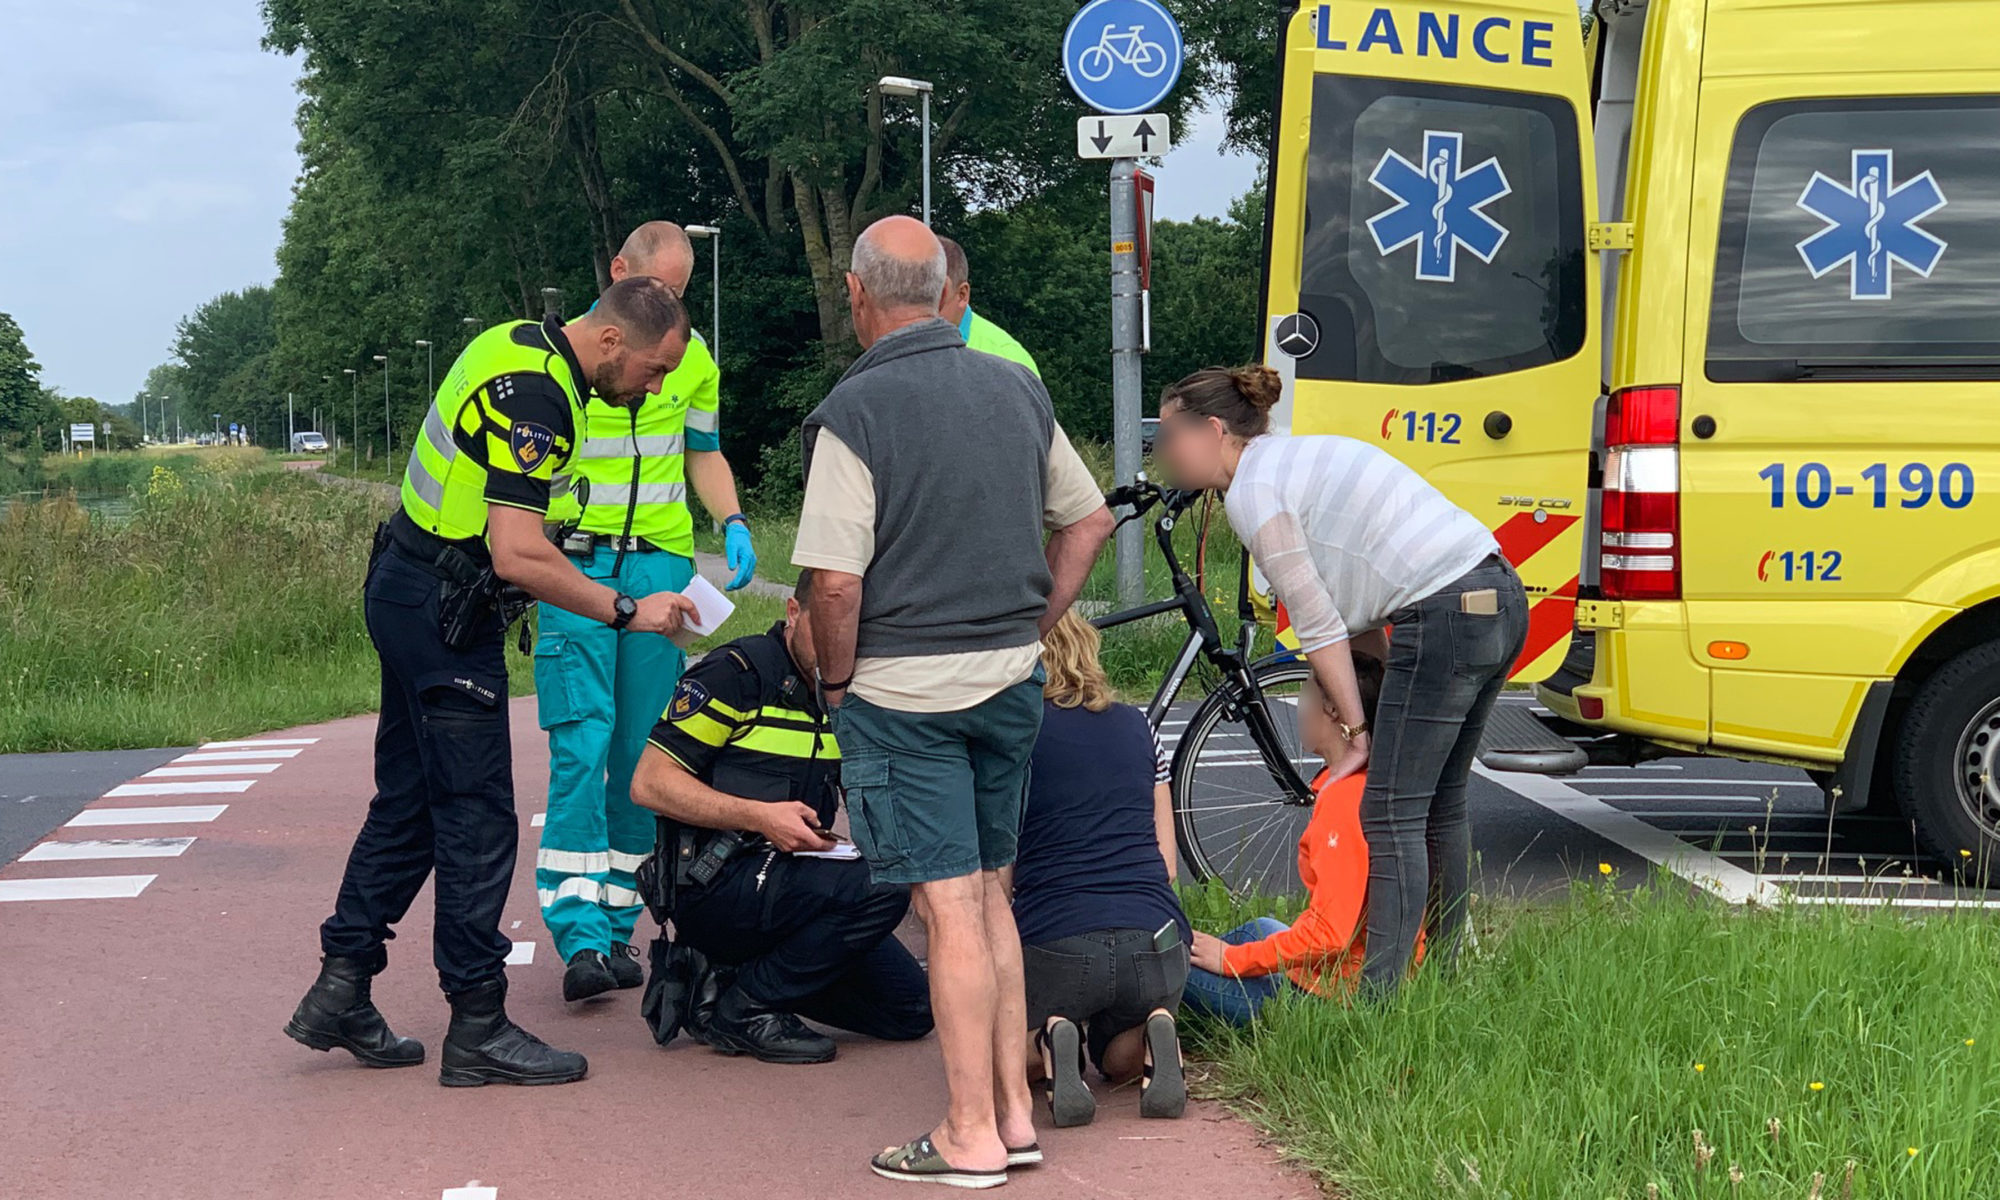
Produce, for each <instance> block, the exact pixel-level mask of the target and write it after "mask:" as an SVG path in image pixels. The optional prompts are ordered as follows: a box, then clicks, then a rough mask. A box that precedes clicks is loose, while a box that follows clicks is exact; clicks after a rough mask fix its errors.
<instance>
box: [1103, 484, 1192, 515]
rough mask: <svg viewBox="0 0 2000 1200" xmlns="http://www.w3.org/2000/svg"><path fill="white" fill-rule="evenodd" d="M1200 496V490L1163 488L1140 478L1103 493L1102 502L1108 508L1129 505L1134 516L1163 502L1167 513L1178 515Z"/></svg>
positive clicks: (1142, 513)
mask: <svg viewBox="0 0 2000 1200" xmlns="http://www.w3.org/2000/svg"><path fill="white" fill-rule="evenodd" d="M1200 497H1201V492H1200V491H1198V490H1197V491H1181V490H1179V489H1176V488H1163V487H1161V486H1160V485H1159V484H1157V483H1154V482H1153V481H1152V480H1150V479H1140V480H1136V481H1135V482H1132V483H1128V484H1124V485H1122V486H1119V487H1115V488H1112V489H1111V490H1110V491H1108V492H1106V493H1104V503H1105V506H1106V507H1108V508H1126V507H1129V508H1131V509H1132V516H1134V517H1138V516H1143V515H1144V514H1145V513H1147V512H1149V511H1150V510H1152V509H1153V508H1155V507H1157V506H1158V505H1161V504H1164V505H1166V506H1167V512H1168V513H1169V514H1171V515H1174V516H1179V515H1180V514H1181V513H1184V512H1186V511H1187V510H1188V509H1189V508H1190V507H1191V506H1192V505H1193V504H1194V502H1195V501H1196V500H1198V499H1200Z"/></svg>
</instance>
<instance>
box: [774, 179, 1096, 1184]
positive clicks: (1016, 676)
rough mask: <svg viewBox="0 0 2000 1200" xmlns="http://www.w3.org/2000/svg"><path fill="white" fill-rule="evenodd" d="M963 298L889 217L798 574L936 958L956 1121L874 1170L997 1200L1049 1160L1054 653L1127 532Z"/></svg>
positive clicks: (813, 474)
mask: <svg viewBox="0 0 2000 1200" xmlns="http://www.w3.org/2000/svg"><path fill="white" fill-rule="evenodd" d="M945 286H946V280H945V253H944V248H943V246H942V245H940V244H939V242H938V239H937V238H936V236H934V235H933V234H932V233H931V231H930V230H929V229H927V228H925V227H924V226H923V225H922V224H921V223H919V222H917V221H914V220H911V219H910V218H908V217H889V218H886V219H884V220H882V221H878V222H876V223H875V224H874V225H872V226H870V227H869V228H868V230H867V231H866V232H864V233H863V234H862V235H861V237H860V239H859V240H858V241H857V242H856V243H855V247H854V268H853V270H852V271H850V272H849V273H848V276H847V291H848V300H849V302H850V304H851V305H852V307H853V311H854V330H855V335H856V337H857V338H858V339H859V340H860V342H861V345H862V347H863V350H864V352H863V354H862V355H861V357H860V358H859V359H856V360H855V363H854V365H853V366H852V367H851V368H849V369H848V371H847V374H846V375H844V376H842V377H841V380H840V382H839V384H838V385H836V386H835V387H834V389H833V391H832V392H830V393H829V394H828V395H827V397H826V399H825V401H823V402H822V403H821V404H820V406H819V407H818V408H817V409H815V410H814V411H813V413H812V415H811V416H810V417H808V418H806V424H805V431H804V436H805V448H806V498H805V507H804V511H803V513H802V514H801V516H800V519H799V540H798V545H797V547H796V548H795V549H794V551H793V553H792V561H793V562H794V563H796V564H798V565H800V566H804V567H812V568H814V569H815V570H816V571H817V575H816V578H815V584H814V594H813V605H814V612H815V614H816V617H815V626H814V631H813V633H814V637H813V641H814V643H815V646H816V647H817V650H818V657H819V685H820V688H821V690H822V691H823V693H824V695H825V697H826V702H827V704H828V705H829V706H831V707H832V711H833V720H834V731H835V733H836V735H837V737H838V738H839V741H840V747H841V757H842V779H843V782H844V785H845V787H846V792H847V805H848V817H849V820H850V821H851V823H852V826H853V830H854V838H855V841H856V843H857V844H858V845H859V847H860V849H861V851H862V853H863V854H865V855H866V856H867V858H868V861H869V865H870V867H871V868H872V870H873V872H874V875H875V878H877V879H879V880H885V881H889V882H896V883H907V884H909V885H911V896H912V906H913V907H914V909H915V910H916V912H917V914H918V916H919V917H920V918H921V919H922V920H923V922H924V926H925V930H926V932H927V934H928V935H929V939H930V985H931V1005H932V1009H933V1011H934V1013H935V1015H936V1019H937V1031H938V1041H939V1044H940V1047H941V1049H942V1050H943V1053H944V1064H945V1081H946V1084H947V1086H948V1089H949V1092H950V1102H949V1111H948V1112H947V1113H946V1115H945V1119H944V1121H943V1122H942V1123H941V1124H939V1125H938V1126H937V1128H936V1129H934V1130H932V1131H931V1132H930V1133H929V1134H928V1135H926V1136H924V1137H920V1138H918V1139H916V1140H915V1141H913V1142H910V1143H909V1144H907V1145H904V1146H900V1147H896V1148H893V1149H890V1150H885V1151H884V1152H882V1153H881V1154H878V1155H876V1156H875V1158H874V1160H873V1161H872V1163H871V1165H872V1166H873V1168H874V1170H875V1171H876V1172H877V1173H878V1174H881V1175H885V1176H889V1177H891V1178H903V1179H919V1180H928V1181H933V1182H938V1183H950V1184H954V1185H956V1186H960V1187H991V1186H994V1185H996V1184H999V1183H1004V1182H1005V1181H1006V1177H1007V1176H1006V1169H1007V1168H1008V1167H1009V1166H1016V1165H1024V1164H1027V1163H1033V1162H1039V1161H1041V1150H1040V1149H1039V1148H1038V1147H1037V1145H1036V1143H1035V1127H1034V1119H1033V1112H1032V1108H1031V1102H1030V1100H1029V1097H1028V1089H1027V1083H1026V1080H1025V1079H1024V1077H1023V1075H1022V1072H1021V1063H1022V1062H1023V1061H1024V1059H1025V1058H1026V1055H1027V1024H1028V1022H1027V1004H1026V1000H1025V998H1024V996H1023V994H1022V982H1021V944H1020V938H1019V936H1018V935H1017V934H1016V932H1015V929H1014V917H1013V912H1012V910H1011V907H1010V905H1009V895H1008V894H1009V891H1010V883H1011V880H1010V875H1011V872H1012V867H1013V864H1014V847H1015V843H1016V840H1017V838H1018V835H1019V826H1020V814H1021V806H1022V798H1023V795H1024V793H1025V790H1026V788H1027V782H1028V757H1029V754H1030V752H1031V751H1032V750H1033V748H1034V742H1035V734H1036V731H1037V730H1038V729H1039V728H1040V726H1041V719H1042V690H1041V680H1042V675H1041V669H1040V662H1039V659H1040V654H1041V635H1042V633H1043V632H1045V631H1046V630H1047V629H1048V628H1049V627H1050V626H1051V625H1053V624H1054V623H1055V621H1056V618H1057V617H1060V616H1061V615H1062V614H1063V612H1064V610H1066V609H1067V608H1068V607H1069V606H1070V603H1071V602H1072V601H1074V600H1075V599H1076V595H1077V593H1078V591H1080V590H1081V589H1082V587H1083V581H1084V578H1085V576H1087V575H1088V574H1089V573H1090V565H1091V563H1092V562H1093V561H1094V560H1095V559H1096V557H1097V552H1098V550H1099V549H1101V548H1102V547H1103V545H1104V540H1105V538H1106V537H1108V536H1109V535H1110V532H1111V514H1110V513H1109V512H1107V511H1106V510H1105V508H1104V502H1103V497H1102V496H1101V495H1100V494H1099V492H1098V490H1097V486H1096V483H1095V482H1094V481H1093V480H1092V479H1091V476H1090V472H1089V471H1088V470H1086V469H1085V468H1084V465H1083V462H1082V460H1081V459H1079V458H1078V457H1077V454H1076V451H1075V450H1074V449H1072V448H1071V446H1070V444H1069V439H1068V438H1067V437H1065V436H1064V434H1063V431H1062V428H1061V426H1059V425H1057V424H1056V420H1055V411H1054V408H1053V406H1052V405H1051V404H1050V401H1049V394H1048V391H1047V390H1046V389H1044V388H1043V387H1042V384H1041V381H1040V380H1039V379H1037V378H1036V377H1035V374H1034V372H1032V371H1030V370H1029V369H1028V368H1026V367H1024V366H1021V365H1020V364H1018V363H1013V362H1009V361H1007V360H1006V359H1002V358H998V357H995V356H993V355H990V354H981V353H979V352H977V351H974V350H969V349H967V348H966V345H965V342H964V340H963V339H962V338H960V337H959V334H958V330H957V329H955V328H953V327H952V326H951V325H950V324H948V323H946V322H945V321H942V320H940V319H939V318H938V310H939V307H940V305H941V303H942V301H943V298H944V293H945ZM1045 530H1046V531H1049V533H1048V538H1047V541H1046V543H1044V540H1043V533H1044V531H1045Z"/></svg>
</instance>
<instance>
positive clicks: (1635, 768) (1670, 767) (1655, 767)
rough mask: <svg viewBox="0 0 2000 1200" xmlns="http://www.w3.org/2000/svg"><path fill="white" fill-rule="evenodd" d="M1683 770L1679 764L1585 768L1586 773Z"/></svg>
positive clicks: (1636, 764)
mask: <svg viewBox="0 0 2000 1200" xmlns="http://www.w3.org/2000/svg"><path fill="white" fill-rule="evenodd" d="M1681 769H1682V768H1681V765H1680V764H1679V763H1635V764H1634V765H1632V766H1629V767H1606V766H1598V767H1585V768H1584V770H1586V771H1678V770H1681Z"/></svg>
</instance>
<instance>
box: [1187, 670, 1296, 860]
mask: <svg viewBox="0 0 2000 1200" xmlns="http://www.w3.org/2000/svg"><path fill="white" fill-rule="evenodd" d="M1311 676H1312V670H1311V668H1309V667H1308V666H1307V665H1306V664H1305V663H1303V662H1296V661H1295V662H1281V663H1270V664H1267V665H1265V666H1263V667H1260V668H1258V670H1257V683H1258V686H1259V687H1260V688H1262V689H1263V692H1264V698H1265V700H1266V702H1267V703H1268V704H1269V705H1270V708H1271V716H1272V719H1273V724H1274V725H1276V726H1277V733H1278V740H1279V742H1280V744H1281V745H1282V746H1283V748H1284V750H1285V752H1286V753H1287V754H1288V755H1289V756H1290V757H1291V760H1292V763H1293V765H1294V766H1296V767H1297V768H1298V771H1299V774H1300V776H1302V777H1303V778H1306V779H1310V778H1312V776H1313V773H1314V772H1316V771H1318V770H1319V765H1320V764H1319V760H1318V758H1317V756H1315V755H1313V754H1311V753H1310V752H1308V751H1306V750H1304V749H1302V748H1301V747H1300V745H1299V725H1298V704H1299V686H1300V685H1301V684H1303V683H1304V682H1305V681H1306V680H1307V679H1309V678H1311ZM1234 702H1235V689H1233V688H1228V687H1224V688H1220V689H1217V690H1216V691H1214V692H1211V693H1210V694H1209V696H1208V698H1207V699H1205V700H1203V701H1202V702H1201V705H1200V707H1198V708H1196V709H1195V710H1194V715H1193V716H1192V717H1190V718H1189V719H1188V723H1187V728H1186V729H1185V730H1183V731H1182V733H1181V737H1180V742H1179V744H1178V745H1176V746H1175V747H1174V761H1173V796H1174V834H1175V837H1176V838H1177V840H1178V841H1179V843H1180V851H1181V857H1182V858H1183V859H1184V860H1186V862H1187V865H1188V870H1189V872H1190V873H1191V874H1192V876H1193V878H1194V879H1195V880H1196V881H1197V882H1200V881H1204V880H1209V879H1219V880H1221V881H1222V884H1223V886H1224V887H1227V888H1228V889H1229V891H1230V893H1231V894H1233V895H1236V896H1250V895H1262V896H1284V895H1291V894H1293V893H1296V892H1299V891H1302V890H1303V885H1301V884H1300V882H1299V862H1298V847H1299V836H1300V835H1301V834H1302V833H1304V832H1305V827H1306V822H1307V821H1308V820H1310V819H1311V817H1312V805H1311V804H1310V803H1309V802H1302V800H1301V798H1299V797H1294V796H1292V795H1290V794H1288V792H1287V791H1286V790H1284V789H1282V788H1281V787H1280V786H1279V784H1278V782H1277V780H1276V779H1275V778H1273V776H1272V774H1271V771H1270V769H1269V768H1268V767H1266V766H1265V765H1264V757H1263V754H1262V753H1261V752H1260V751H1259V750H1258V748H1257V744H1256V743H1255V742H1254V741H1252V740H1251V737H1250V730H1249V729H1248V727H1246V726H1245V725H1244V724H1243V722H1242V721H1241V720H1240V719H1232V718H1231V715H1230V711H1229V710H1230V707H1231V705H1232V703H1234Z"/></svg>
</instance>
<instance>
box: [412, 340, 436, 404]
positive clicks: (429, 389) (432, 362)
mask: <svg viewBox="0 0 2000 1200" xmlns="http://www.w3.org/2000/svg"><path fill="white" fill-rule="evenodd" d="M417 345H419V346H422V347H423V348H424V394H425V395H427V396H429V397H430V398H431V399H433V400H435V399H437V390H438V388H437V372H436V367H437V361H436V359H434V358H433V357H432V355H431V344H430V342H428V341H426V340H425V339H423V338H418V339H417Z"/></svg>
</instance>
